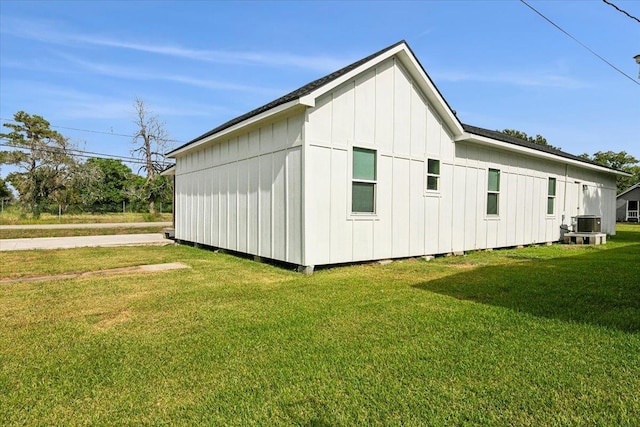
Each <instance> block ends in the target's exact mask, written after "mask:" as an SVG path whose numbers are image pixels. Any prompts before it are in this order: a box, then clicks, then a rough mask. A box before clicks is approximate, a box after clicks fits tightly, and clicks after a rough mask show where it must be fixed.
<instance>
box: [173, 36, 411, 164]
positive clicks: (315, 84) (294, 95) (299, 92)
mask: <svg viewBox="0 0 640 427" xmlns="http://www.w3.org/2000/svg"><path fill="white" fill-rule="evenodd" d="M402 43H405V44H406V42H405V41H404V40H401V41H399V42H397V43H394V44H392V45H391V46H388V47H386V48H384V49H382V50H380V51H378V52H376V53H374V54H372V55H369V56H367V57H366V58H363V59H361V60H359V61H356V62H354V63H353V64H350V65H347V66H346V67H344V68H341V69H339V70H338V71H335V72H333V73H331V74H328V75H326V76H324V77H321V78H319V79H317V80H314V81H312V82H311V83H307V84H306V85H304V86H302V87H301V88H298V89H296V90H294V91H293V92H289V93H288V94H286V95H284V96H282V97H280V98H278V99H276V100H274V101H271V102H269V103H268V104H265V105H263V106H262V107H258V108H256V109H255V110H251V111H249V112H248V113H246V114H243V115H241V116H238V117H236V118H235V119H231V120H229V121H228V122H226V123H223V124H221V125H220V126H218V127H217V128H214V129H211V130H210V131H209V132H207V133H204V134H202V135H200V136H199V137H197V138H195V139H192V140H191V141H189V142H187V143H186V144H183V145H181V146H180V147H178V148H176V149H174V150H171V152H174V151H178V150H180V149H182V148H184V147H186V146H188V145H191V144H193V143H194V142H196V141H199V140H201V139H203V138H206V137H208V136H211V135H214V134H216V133H218V132H221V131H223V130H225V129H227V128H230V127H231V126H233V125H236V124H238V123H240V122H243V121H245V120H247V119H250V118H251V117H254V116H257V115H258V114H261V113H264V112H265V111H269V110H271V109H272V108H275V107H277V106H279V105H282V104H286V103H287V102H290V101H294V100H296V99H299V98H301V97H303V96H305V95H308V94H310V93H311V92H313V91H314V90H316V89H318V88H321V87H322V86H324V85H326V84H327V83H330V82H332V81H334V80H335V79H337V78H339V77H341V76H343V75H345V74H347V73H348V72H350V71H351V70H354V69H356V68H358V67H359V66H361V65H362V64H364V63H366V62H368V61H370V60H372V59H373V58H375V57H377V56H379V55H382V54H383V53H385V52H386V51H388V50H391V49H393V48H394V47H396V46H398V45H400V44H402ZM169 154H171V153H169Z"/></svg>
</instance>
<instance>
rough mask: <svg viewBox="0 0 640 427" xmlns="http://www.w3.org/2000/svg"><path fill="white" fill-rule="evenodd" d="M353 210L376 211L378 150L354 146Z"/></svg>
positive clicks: (355, 211)
mask: <svg viewBox="0 0 640 427" xmlns="http://www.w3.org/2000/svg"><path fill="white" fill-rule="evenodd" d="M351 211H352V212H354V213H374V212H375V211H376V151H375V150H367V149H365V148H355V147H354V148H353V181H352V183H351Z"/></svg>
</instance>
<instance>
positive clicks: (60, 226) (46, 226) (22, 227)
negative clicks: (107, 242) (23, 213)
mask: <svg viewBox="0 0 640 427" xmlns="http://www.w3.org/2000/svg"><path fill="white" fill-rule="evenodd" d="M171 225H172V224H171V222H117V223H102V224H101V223H92V224H25V225H0V231H2V230H52V229H69V228H126V227H129V228H131V227H171Z"/></svg>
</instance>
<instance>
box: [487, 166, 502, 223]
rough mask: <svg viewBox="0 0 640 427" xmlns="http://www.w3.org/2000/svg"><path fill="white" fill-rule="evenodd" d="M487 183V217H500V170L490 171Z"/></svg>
mask: <svg viewBox="0 0 640 427" xmlns="http://www.w3.org/2000/svg"><path fill="white" fill-rule="evenodd" d="M488 175H489V176H488V182H487V215H498V214H499V210H498V207H499V206H500V170H498V169H489V174H488Z"/></svg>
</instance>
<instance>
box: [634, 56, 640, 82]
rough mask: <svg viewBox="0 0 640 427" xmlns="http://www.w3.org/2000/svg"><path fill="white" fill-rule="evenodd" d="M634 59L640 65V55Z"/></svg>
mask: <svg viewBox="0 0 640 427" xmlns="http://www.w3.org/2000/svg"><path fill="white" fill-rule="evenodd" d="M633 59H635V60H636V62H637V63H638V65H640V55H636V56H634V57H633ZM638 78H639V79H640V70H639V71H638Z"/></svg>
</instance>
